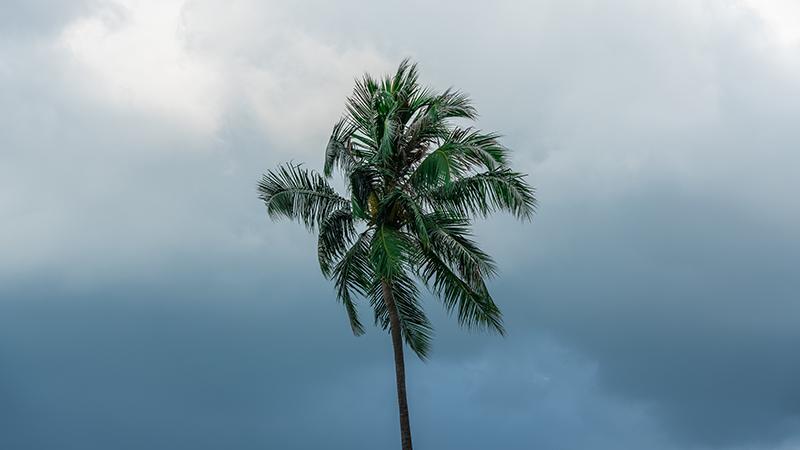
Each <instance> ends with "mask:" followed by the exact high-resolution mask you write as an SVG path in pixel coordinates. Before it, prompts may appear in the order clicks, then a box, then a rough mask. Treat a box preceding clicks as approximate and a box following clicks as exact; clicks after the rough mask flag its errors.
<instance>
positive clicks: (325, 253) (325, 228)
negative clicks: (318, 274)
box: [317, 206, 356, 277]
mask: <svg viewBox="0 0 800 450" xmlns="http://www.w3.org/2000/svg"><path fill="white" fill-rule="evenodd" d="M354 222H355V219H354V217H353V211H352V209H351V208H350V207H349V206H346V207H344V208H341V209H337V210H336V211H334V212H332V213H331V214H330V215H329V216H328V217H326V218H325V220H323V221H322V223H321V224H320V226H319V236H318V239H317V258H318V259H319V267H320V270H321V271H322V274H323V275H325V276H326V277H327V276H329V275H330V273H331V269H332V264H333V263H334V262H335V261H336V260H338V259H339V258H341V257H342V255H344V253H345V251H347V248H348V247H349V246H350V245H351V244H352V243H353V239H354V238H355V235H356V228H355V223H354Z"/></svg>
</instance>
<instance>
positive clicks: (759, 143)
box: [0, 0, 800, 450]
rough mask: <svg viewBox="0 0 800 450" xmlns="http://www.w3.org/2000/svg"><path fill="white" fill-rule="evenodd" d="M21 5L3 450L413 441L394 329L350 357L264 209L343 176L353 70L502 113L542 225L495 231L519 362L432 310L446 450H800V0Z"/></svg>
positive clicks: (8, 188) (428, 369) (1, 344)
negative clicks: (311, 181) (303, 173)
mask: <svg viewBox="0 0 800 450" xmlns="http://www.w3.org/2000/svg"><path fill="white" fill-rule="evenodd" d="M787 5H788V6H787ZM8 11H11V12H12V14H10V15H4V18H3V19H0V36H2V37H3V39H2V40H0V86H3V89H0V118H2V120H0V148H2V149H3V150H2V151H0V248H2V249H3V252H2V254H0V317H2V319H0V322H2V323H1V324H0V330H2V332H0V361H2V362H3V366H4V367H6V368H7V370H4V371H3V375H0V403H2V404H4V405H10V406H6V407H4V408H2V409H1V410H0V418H1V419H3V420H0V422H2V423H6V424H11V425H10V426H9V427H8V429H7V430H3V431H4V432H3V433H0V444H2V445H0V446H3V447H8V448H33V449H39V448H42V449H44V448H52V447H53V446H56V445H57V446H58V447H59V448H65V449H69V448H76V449H77V448H81V449H93V448H98V449H100V448H108V447H114V448H126V447H125V446H126V445H127V446H128V448H143V447H147V448H183V447H186V448H220V447H221V446H226V447H237V448H243V449H246V448H263V447H264V446H265V445H268V446H274V447H275V448H282V449H292V448H298V449H301V448H316V447H321V446H325V447H327V448H348V449H356V448H364V449H366V448H386V447H391V446H393V445H394V444H395V440H396V439H395V437H396V436H395V434H396V429H395V428H396V424H395V420H396V418H395V415H394V411H393V410H392V409H391V407H387V405H392V404H393V401H394V400H393V395H392V391H391V389H392V383H391V376H392V371H391V366H390V361H389V358H388V353H387V345H388V344H387V342H386V337H385V336H383V335H382V334H381V333H378V332H373V333H370V334H369V335H368V336H367V337H365V338H361V339H358V340H357V339H354V338H352V337H350V336H348V332H347V327H346V325H345V323H344V317H343V315H342V312H341V311H340V310H339V309H338V306H337V305H336V304H335V302H334V301H333V298H332V294H331V290H330V287H329V286H327V285H326V284H325V282H324V281H323V280H322V279H321V276H319V275H318V273H317V268H316V266H315V264H316V263H315V261H314V255H315V250H314V242H313V240H312V239H311V238H310V237H308V236H306V235H305V233H304V231H303V230H302V229H301V227H296V226H293V225H292V224H272V223H269V222H268V221H267V220H266V219H265V217H264V214H263V211H262V210H261V208H260V207H259V205H258V202H257V199H256V196H255V189H254V186H255V182H256V180H257V179H258V176H259V174H260V173H261V172H262V171H263V170H265V169H266V168H268V167H271V166H273V165H274V164H276V163H278V162H282V161H286V160H289V159H294V160H300V161H307V162H308V163H309V165H311V166H312V167H319V165H320V163H321V160H322V149H323V146H324V142H325V139H326V136H327V134H328V133H329V128H330V126H331V125H332V124H333V122H334V121H335V120H336V119H337V118H338V116H339V114H340V113H341V111H342V106H343V99H344V97H345V96H346V95H347V94H348V92H349V90H350V88H351V84H352V79H353V78H354V77H356V76H358V75H359V74H361V73H362V72H363V71H371V72H385V71H389V70H391V69H392V67H393V66H394V65H395V64H396V63H397V61H399V60H400V59H401V58H402V57H404V56H411V57H412V58H414V59H415V60H418V61H419V62H420V64H421V69H422V75H423V77H424V78H425V81H426V82H429V83H430V84H432V85H434V86H437V87H440V88H445V87H448V86H450V85H454V86H456V87H459V88H462V89H464V90H465V91H467V92H469V93H470V94H471V95H472V96H473V98H474V99H475V102H476V104H477V106H478V108H479V110H480V111H481V114H482V117H481V120H480V126H481V127H484V128H486V129H492V130H498V131H500V132H502V133H503V134H504V135H505V136H506V138H505V142H506V143H507V144H508V145H509V146H510V147H511V148H512V149H514V150H515V153H514V155H515V163H516V165H517V166H518V167H519V168H520V169H521V170H523V171H526V172H529V173H530V174H531V178H532V181H533V183H534V184H535V185H537V188H538V193H539V196H540V200H541V208H540V211H539V215H538V217H537V218H536V219H535V220H534V222H533V223H532V224H518V223H513V222H511V220H510V219H508V218H498V219H493V220H490V221H487V222H483V223H481V224H479V226H478V231H479V237H480V239H481V241H482V242H484V243H485V244H486V247H487V249H488V250H489V251H490V253H492V254H494V255H496V257H497V260H498V262H499V263H500V267H501V278H500V279H499V280H498V281H497V282H496V283H495V285H494V286H493V289H494V291H495V293H496V295H495V296H496V298H497V299H498V301H499V302H500V303H501V304H502V306H503V307H504V311H505V314H506V317H507V321H508V328H509V330H510V331H511V335H510V337H509V338H508V339H505V340H503V339H498V338H495V337H489V336H482V335H469V334H465V333H463V332H461V331H459V330H457V328H456V327H455V326H454V325H453V324H452V323H450V321H448V320H447V318H446V317H443V316H442V315H441V314H438V313H434V315H435V316H436V319H437V320H436V325H437V331H438V335H437V340H436V341H435V343H434V344H435V352H434V356H433V361H432V362H430V363H428V364H419V363H412V364H411V366H412V367H411V373H410V377H409V378H410V389H411V394H410V395H411V403H412V417H413V422H414V423H413V426H414V432H415V434H416V437H417V439H418V446H420V448H442V449H445V448H453V449H456V448H458V449H470V448H475V449H479V448H480V449H483V448H503V449H527V448H564V449H572V448H592V449H597V448H652V449H677V448H681V449H687V448H689V449H693V448H697V449H780V450H791V449H794V448H797V446H798V445H800V434H798V431H797V430H800V389H799V388H798V385H797V383H796V381H795V380H797V379H798V378H800V363H798V361H797V358H796V343H797V342H798V340H800V332H798V331H797V326H796V323H797V320H798V318H800V303H798V302H797V294H796V293H797V292H798V288H800V286H799V285H798V284H799V283H798V281H797V279H796V276H795V272H796V270H795V268H794V266H795V264H793V263H794V262H795V261H797V260H798V257H800V236H798V233H797V230H798V225H800V204H798V200H797V199H796V196H795V195H793V193H794V192H797V191H798V188H800V186H798V181H797V177H796V167H798V165H799V164H800V160H798V156H797V153H796V151H795V149H796V143H797V142H798V138H800V136H798V132H797V127H796V125H795V121H796V118H797V117H798V113H800V100H798V99H800V95H798V94H800V82H799V81H798V80H800V77H798V75H800V57H799V56H798V52H797V49H798V47H797V46H798V45H800V43H798V40H797V38H796V36H795V35H794V34H792V30H793V27H792V25H800V18H799V17H798V16H797V15H796V14H797V11H796V9H795V8H793V6H791V5H789V4H784V3H783V2H780V1H777V0H776V1H774V2H745V1H742V2H730V1H711V0H708V1H702V2H695V1H692V2H690V1H678V2H675V1H671V2H667V1H654V2H648V3H647V4H646V5H645V4H643V3H642V2H636V1H632V0H628V1H626V0H608V1H603V2H588V1H571V2H556V1H536V2H528V3H525V4H523V3H520V2H505V1H501V2H498V3H496V4H494V5H492V6H491V7H488V6H487V5H486V4H485V3H479V2H458V3H457V4H454V3H449V4H436V5H431V4H429V3H423V2H414V1H412V2H406V3H398V4H392V5H382V4H377V3H375V2H361V1H358V0H354V1H352V2H348V3H347V4H346V5H342V4H336V5H334V4H330V3H329V2H317V1H307V2H301V3H294V4H291V5H290V4H286V3H284V4H279V3H277V2H276V3H267V2H255V1H247V0H237V1H233V2H219V1H211V0H196V1H166V2H155V1H153V2H149V1H134V0H125V1H85V2H72V3H70V5H69V6H65V5H62V4H61V2H47V1H35V2H30V1H26V2H22V1H19V2H15V1H12V2H10V3H9V5H8ZM12 16H13V17H14V20H11V19H9V18H8V17H12ZM794 28H797V27H796V26H795V27H794ZM430 309H431V310H432V311H436V310H438V305H436V304H435V301H434V300H433V299H431V302H430ZM437 314H438V315H437Z"/></svg>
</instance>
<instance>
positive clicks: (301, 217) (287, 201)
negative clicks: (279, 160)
mask: <svg viewBox="0 0 800 450" xmlns="http://www.w3.org/2000/svg"><path fill="white" fill-rule="evenodd" d="M258 191H259V194H260V195H259V198H260V199H261V200H263V201H264V203H265V204H266V206H267V213H268V214H269V215H270V217H272V218H279V217H286V218H289V219H292V220H297V221H300V222H301V223H303V224H305V226H306V227H307V228H308V229H310V230H314V229H316V228H317V227H318V226H319V225H320V224H321V223H322V221H323V220H325V218H327V217H328V216H329V215H330V214H331V213H332V212H333V211H335V210H337V209H340V208H343V207H345V206H347V204H348V203H349V202H348V201H347V200H346V199H345V198H343V197H342V196H340V195H339V194H337V193H336V191H335V190H334V189H333V188H332V187H331V186H330V185H328V183H327V182H326V181H325V179H324V178H323V177H321V176H320V175H319V174H317V173H316V172H313V171H309V170H306V169H304V168H302V167H301V165H300V164H291V163H290V164H286V165H283V166H281V167H279V168H278V169H277V170H274V171H272V170H271V171H268V172H267V173H266V174H264V176H263V177H262V179H261V182H259V183H258Z"/></svg>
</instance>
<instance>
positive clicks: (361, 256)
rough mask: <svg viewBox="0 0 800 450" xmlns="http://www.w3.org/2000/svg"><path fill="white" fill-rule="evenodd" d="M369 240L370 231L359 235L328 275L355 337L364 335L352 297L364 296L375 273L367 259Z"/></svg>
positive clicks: (370, 236) (368, 290)
mask: <svg viewBox="0 0 800 450" xmlns="http://www.w3.org/2000/svg"><path fill="white" fill-rule="evenodd" d="M371 239H372V230H371V229H367V230H366V231H364V232H363V233H361V234H360V235H359V236H358V238H357V239H356V240H355V242H354V243H353V244H352V245H351V246H350V248H349V249H348V250H347V251H346V252H345V253H344V254H343V255H342V258H341V259H340V260H339V262H338V263H337V264H336V265H335V266H334V267H333V269H332V271H331V273H330V278H331V279H332V280H333V282H334V285H335V287H336V297H337V298H338V299H339V301H341V302H342V304H343V305H344V307H345V310H346V311H347V316H348V318H349V320H350V327H351V328H352V330H353V334H355V335H357V336H358V335H361V334H364V327H363V325H362V324H361V321H360V320H359V318H358V311H357V309H356V306H355V302H354V299H353V295H354V294H357V295H360V296H362V297H364V296H366V295H367V293H368V292H370V288H371V287H372V283H373V280H374V279H375V272H374V270H373V268H372V264H371V261H370V258H369V256H370V254H369V245H370V241H371Z"/></svg>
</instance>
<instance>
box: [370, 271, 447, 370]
mask: <svg viewBox="0 0 800 450" xmlns="http://www.w3.org/2000/svg"><path fill="white" fill-rule="evenodd" d="M389 286H390V288H391V291H392V293H391V295H392V298H393V300H394V303H395V305H396V307H397V314H398V316H399V319H400V325H401V327H400V328H401V331H402V333H403V339H404V340H405V341H406V344H407V345H408V347H409V348H411V350H413V351H414V353H416V354H417V355H418V356H419V357H420V358H422V359H425V358H426V357H427V356H428V352H429V351H430V342H431V338H432V337H433V327H432V326H431V323H430V321H429V320H428V317H427V316H426V315H425V311H424V310H423V309H422V305H421V304H420V301H419V289H417V286H416V283H414V280H413V279H412V278H411V277H409V276H408V275H407V274H405V273H401V274H397V275H396V276H395V278H394V279H393V280H391V281H390V282H389ZM369 298H370V306H372V308H373V310H374V311H375V324H376V325H378V326H380V327H381V328H383V329H384V330H385V329H388V328H389V311H388V309H387V308H388V307H387V302H386V299H385V298H384V292H383V286H382V282H381V281H380V280H376V281H375V282H374V283H373V285H372V288H371V289H370V291H369Z"/></svg>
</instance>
